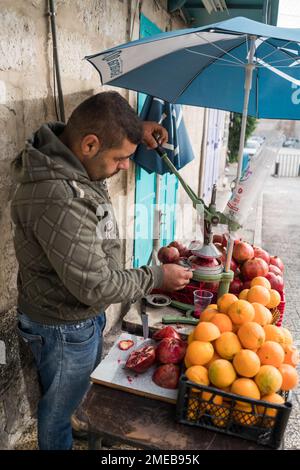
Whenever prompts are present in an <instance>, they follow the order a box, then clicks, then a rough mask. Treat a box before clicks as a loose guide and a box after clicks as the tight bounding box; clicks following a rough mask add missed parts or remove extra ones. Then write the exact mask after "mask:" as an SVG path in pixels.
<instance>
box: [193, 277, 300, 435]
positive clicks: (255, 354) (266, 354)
mask: <svg viewBox="0 0 300 470" xmlns="http://www.w3.org/2000/svg"><path fill="white" fill-rule="evenodd" d="M265 281H266V282H265ZM277 294H278V293H277V292H276V291H274V292H273V290H272V289H270V286H269V285H268V280H267V279H265V278H261V277H257V278H254V279H253V280H252V282H251V286H250V289H249V290H248V292H245V291H242V292H241V294H240V296H239V297H240V298H237V297H236V296H235V295H233V294H224V295H223V296H222V297H220V298H219V299H218V303H217V305H216V304H214V305H210V306H209V307H208V308H207V309H206V310H205V311H204V312H202V314H201V317H200V321H199V323H198V324H197V326H196V327H195V328H194V330H193V332H192V333H191V334H190V336H189V339H188V343H189V344H188V347H187V351H186V356H185V365H186V367H187V370H186V376H187V377H188V379H189V380H191V381H192V382H195V383H196V384H200V385H205V386H209V385H211V386H213V387H214V388H219V389H221V390H223V391H226V392H227V391H229V392H231V393H234V394H238V395H241V396H243V397H245V398H246V399H247V398H250V399H255V400H263V401H267V402H270V403H275V404H276V405H278V404H283V403H284V399H283V398H282V397H281V395H280V394H279V393H278V392H280V391H288V390H291V389H293V388H295V387H296V386H297V384H298V374H297V371H296V369H295V367H296V366H297V364H298V362H299V352H298V350H297V348H296V347H295V346H294V345H293V338H292V335H291V333H290V332H289V330H288V329H286V328H282V327H277V326H275V325H273V324H272V314H271V312H270V310H269V309H270V308H274V306H276V305H278V303H279V302H280V296H279V294H278V295H277ZM278 296H279V297H278ZM277 302H278V303H277ZM193 390H194V391H195V390H196V389H193ZM198 390H199V389H198ZM204 393H206V397H204ZM202 395H203V396H202V400H204V403H206V401H207V405H206V406H203V402H202V404H201V406H202V408H201V411H202V413H204V412H205V413H210V414H211V415H213V414H215V415H214V422H215V424H216V425H219V426H225V425H226V419H227V420H228V419H229V414H228V413H225V414H226V416H225V415H224V416H220V419H217V418H216V415H218V413H219V415H222V413H223V414H224V411H226V412H227V408H226V409H225V410H224V408H223V407H224V406H225V404H226V406H227V404H228V402H227V399H225V398H224V399H223V397H222V396H218V395H216V394H214V395H212V394H210V393H208V392H202ZM212 396H213V397H214V398H213V400H212V398H211V397H212ZM234 410H235V411H234V413H235V418H234V419H236V420H237V421H238V422H239V423H240V424H247V425H251V424H255V423H256V422H257V420H258V417H257V414H256V413H260V414H264V416H268V417H272V418H274V416H276V413H277V409H275V408H268V409H266V410H265V411H264V407H263V406H258V407H256V408H255V411H256V413H253V406H251V404H250V403H247V402H246V401H245V402H243V401H236V403H235V407H234ZM212 417H213V416H212ZM217 423H219V424H217Z"/></svg>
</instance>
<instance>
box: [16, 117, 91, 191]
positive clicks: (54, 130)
mask: <svg viewBox="0 0 300 470" xmlns="http://www.w3.org/2000/svg"><path fill="white" fill-rule="evenodd" d="M64 128H65V124H63V123H61V122H52V123H51V122H50V123H47V124H44V125H42V126H41V127H40V129H38V131H36V132H35V133H34V134H33V135H32V136H31V137H30V138H29V139H28V140H27V141H26V144H25V148H24V149H23V150H22V152H20V153H19V155H18V156H17V157H16V158H15V159H14V160H13V162H12V175H13V179H14V181H15V182H17V183H29V182H33V181H43V180H57V179H65V180H75V181H85V182H86V181H87V180H88V181H89V180H90V178H89V176H88V174H87V172H86V170H85V168H84V166H83V165H82V163H81V162H80V160H79V159H78V158H77V157H76V156H75V155H74V154H73V152H72V151H71V150H70V149H69V148H68V147H67V146H66V145H64V144H63V142H62V141H61V140H60V139H59V135H60V134H61V133H62V131H63V130H64Z"/></svg>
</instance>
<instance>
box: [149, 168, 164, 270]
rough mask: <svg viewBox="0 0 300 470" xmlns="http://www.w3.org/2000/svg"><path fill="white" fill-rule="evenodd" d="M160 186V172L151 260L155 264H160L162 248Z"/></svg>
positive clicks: (157, 181) (157, 177)
mask: <svg viewBox="0 0 300 470" xmlns="http://www.w3.org/2000/svg"><path fill="white" fill-rule="evenodd" d="M160 186H161V176H160V175H159V174H156V190H155V209H154V220H153V249H152V253H151V260H152V264H153V265H154V266H155V265H157V264H158V258H157V253H158V250H159V248H160V228H161V216H162V214H161V210H160V207H159V201H160Z"/></svg>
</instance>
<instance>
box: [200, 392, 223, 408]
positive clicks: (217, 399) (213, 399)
mask: <svg viewBox="0 0 300 470" xmlns="http://www.w3.org/2000/svg"><path fill="white" fill-rule="evenodd" d="M202 399H203V400H204V401H205V402H206V401H207V402H208V403H207V404H206V403H205V402H204V403H201V405H202V407H203V408H204V410H205V411H206V412H208V413H209V412H210V411H211V410H212V408H213V407H214V405H222V403H223V397H221V395H214V394H213V393H209V392H202Z"/></svg>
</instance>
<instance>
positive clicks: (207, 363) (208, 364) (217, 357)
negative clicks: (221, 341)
mask: <svg viewBox="0 0 300 470" xmlns="http://www.w3.org/2000/svg"><path fill="white" fill-rule="evenodd" d="M216 359H222V358H221V356H219V354H217V353H216V351H214V355H213V357H212V358H211V359H210V360H209V361H208V362H206V363H205V364H204V365H205V367H206V368H207V369H208V368H209V366H210V365H211V364H212V363H213V362H214V361H215V360H216Z"/></svg>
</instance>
